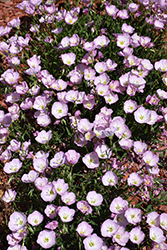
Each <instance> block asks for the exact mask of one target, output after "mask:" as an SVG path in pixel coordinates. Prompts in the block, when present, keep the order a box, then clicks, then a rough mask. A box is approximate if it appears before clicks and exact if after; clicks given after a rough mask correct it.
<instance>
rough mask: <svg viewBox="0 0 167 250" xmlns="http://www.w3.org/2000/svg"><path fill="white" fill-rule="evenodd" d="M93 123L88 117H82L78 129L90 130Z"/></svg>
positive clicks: (82, 130) (81, 130)
mask: <svg viewBox="0 0 167 250" xmlns="http://www.w3.org/2000/svg"><path fill="white" fill-rule="evenodd" d="M93 126H94V125H93V123H91V122H89V120H88V119H87V118H83V119H80V120H79V121H78V123H77V128H78V131H79V132H81V133H83V134H84V133H85V132H89V131H91V130H92V128H93Z"/></svg>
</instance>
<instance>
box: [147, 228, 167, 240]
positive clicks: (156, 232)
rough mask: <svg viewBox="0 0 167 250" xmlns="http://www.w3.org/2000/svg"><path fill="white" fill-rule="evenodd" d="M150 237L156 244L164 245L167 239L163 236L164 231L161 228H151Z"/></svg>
mask: <svg viewBox="0 0 167 250" xmlns="http://www.w3.org/2000/svg"><path fill="white" fill-rule="evenodd" d="M149 237H150V239H151V240H153V241H154V242H156V243H163V242H164V241H165V240H166V237H165V236H164V235H163V231H162V229H160V228H159V227H151V228H150V230H149Z"/></svg>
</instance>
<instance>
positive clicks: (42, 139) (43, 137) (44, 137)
mask: <svg viewBox="0 0 167 250" xmlns="http://www.w3.org/2000/svg"><path fill="white" fill-rule="evenodd" d="M51 138H52V131H51V130H49V131H48V132H46V131H45V130H42V131H41V132H39V133H38V135H37V137H35V140H36V141H37V142H39V143H41V144H46V143H47V142H48V141H49V140H50V139H51Z"/></svg>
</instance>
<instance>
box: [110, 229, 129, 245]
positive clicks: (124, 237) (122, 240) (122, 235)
mask: <svg viewBox="0 0 167 250" xmlns="http://www.w3.org/2000/svg"><path fill="white" fill-rule="evenodd" d="M129 237H130V234H129V233H128V232H126V231H125V228H124V227H122V226H121V227H119V228H118V230H117V231H116V233H115V234H114V235H113V238H112V239H113V241H114V242H117V243H118V244H119V245H121V246H125V245H126V243H127V242H128V240H129Z"/></svg>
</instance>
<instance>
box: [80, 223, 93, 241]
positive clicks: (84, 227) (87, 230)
mask: <svg viewBox="0 0 167 250" xmlns="http://www.w3.org/2000/svg"><path fill="white" fill-rule="evenodd" d="M76 231H77V233H78V234H79V235H80V236H81V237H85V236H86V237H87V236H90V235H91V233H92V232H93V228H92V227H91V226H90V225H89V224H88V223H87V222H86V221H82V222H81V223H79V224H78V226H77V229H76Z"/></svg>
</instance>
